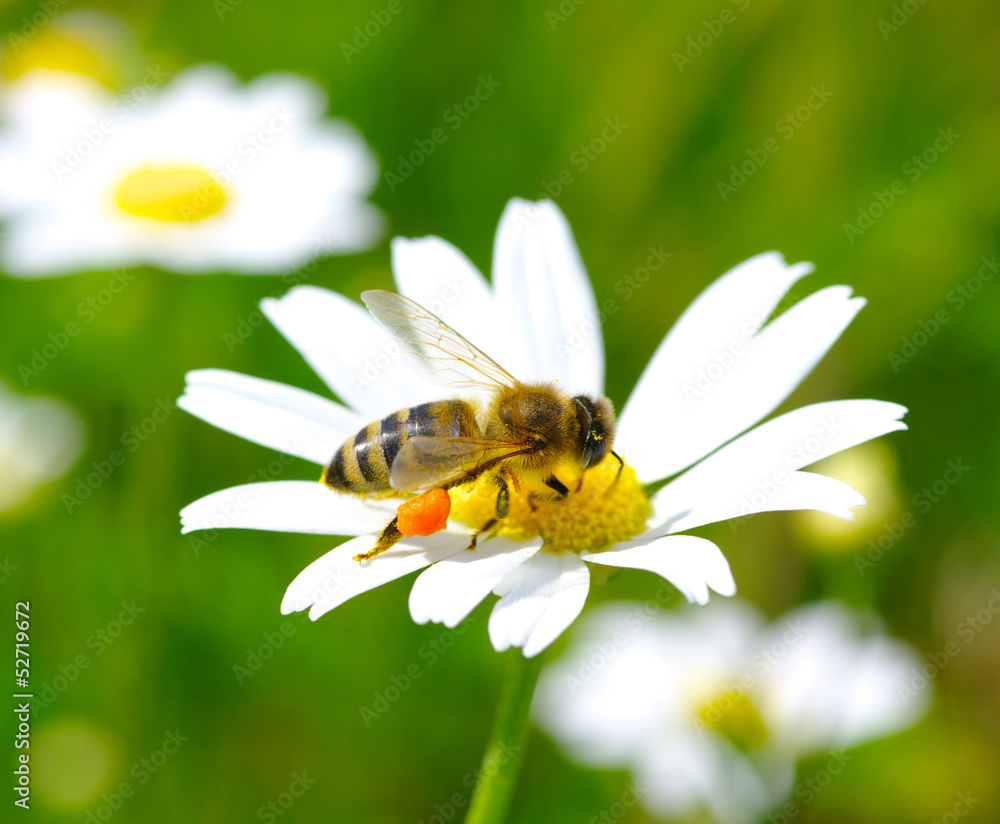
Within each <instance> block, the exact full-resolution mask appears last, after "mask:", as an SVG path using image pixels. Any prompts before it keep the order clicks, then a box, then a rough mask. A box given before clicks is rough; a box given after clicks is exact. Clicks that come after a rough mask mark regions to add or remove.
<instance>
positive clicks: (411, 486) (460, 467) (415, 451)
mask: <svg viewBox="0 0 1000 824" xmlns="http://www.w3.org/2000/svg"><path fill="white" fill-rule="evenodd" d="M529 449H530V447H529V446H527V445H526V444H524V443H522V442H518V441H501V440H496V439H493V438H430V437H425V436H423V435H418V436H416V437H413V438H410V439H409V440H408V441H407V442H406V443H404V444H403V446H402V448H401V449H400V450H399V453H398V454H397V455H396V458H395V460H393V462H392V469H391V471H390V473H389V484H390V485H391V486H392V488H393V489H398V490H399V491H400V492H419V491H422V490H425V489H433V488H434V487H438V486H453V485H454V484H460V483H462V482H463V481H466V480H472V479H473V478H474V477H475V476H476V475H478V474H479V473H480V472H482V471H483V470H484V469H487V468H488V467H490V466H491V465H492V464H494V463H496V462H497V461H500V460H503V459H505V458H511V457H513V456H515V455H520V454H522V453H524V452H527V451H528V450H529Z"/></svg>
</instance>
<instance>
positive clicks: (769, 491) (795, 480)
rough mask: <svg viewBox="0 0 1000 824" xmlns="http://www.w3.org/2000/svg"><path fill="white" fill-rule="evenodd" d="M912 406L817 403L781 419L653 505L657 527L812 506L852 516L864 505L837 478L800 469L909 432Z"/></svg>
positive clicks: (732, 446) (717, 456) (675, 484)
mask: <svg viewBox="0 0 1000 824" xmlns="http://www.w3.org/2000/svg"><path fill="white" fill-rule="evenodd" d="M904 414H906V409H905V407H902V406H900V405H899V404H895V403H887V402H885V401H871V400H847V401H830V402H827V403H817V404H813V405H811V406H804V407H802V408H801V409H796V410H794V411H793V412H788V413H787V414H785V415H781V416H779V417H777V418H775V419H774V420H772V421H768V422H767V423H765V424H762V425H761V426H758V427H757V428H756V429H754V430H752V431H750V432H748V433H746V434H745V435H743V436H741V437H739V438H737V439H736V440H735V441H733V442H732V443H729V444H727V445H726V446H724V447H723V448H722V449H720V450H719V451H718V452H716V453H714V454H712V455H710V456H709V457H708V458H706V459H705V460H703V461H702V462H701V463H699V464H698V465H697V466H695V467H693V468H691V469H689V470H688V471H687V472H685V473H684V474H683V475H681V476H680V477H679V478H677V479H676V480H674V481H671V482H670V483H668V484H667V485H666V486H665V487H663V489H661V490H660V491H659V492H657V493H656V494H655V495H654V496H653V498H652V501H651V502H652V505H653V509H654V511H655V512H656V517H655V518H654V519H653V520H652V522H653V523H654V524H665V525H669V531H670V532H681V531H683V530H686V529H692V528H693V527H696V526H700V525H702V524H708V523H713V522H715V521H718V520H725V519H727V518H733V517H737V516H739V515H746V514H750V513H753V512H769V511H772V510H781V509H793V508H800V507H807V508H810V509H819V510H821V511H824V512H830V513H831V514H833V515H839V516H840V517H843V516H844V513H845V511H846V509H847V508H848V507H850V506H857V505H859V504H860V503H862V502H863V499H861V497H860V496H859V495H857V493H854V491H853V490H852V489H851V488H850V487H848V486H847V485H846V484H842V483H840V482H839V481H833V480H832V479H823V480H820V478H821V477H822V476H819V475H812V476H810V477H807V476H806V473H803V475H802V476H798V475H797V473H796V470H798V469H801V468H802V467H805V466H809V465H810V464H812V463H814V462H816V461H818V460H821V459H822V458H825V457H827V456H828V455H833V454H834V453H836V452H840V451H842V450H844V449H848V448H849V447H852V446H855V445H857V444H859V443H863V442H864V441H867V440H871V439H872V438H877V437H879V436H880V435H885V434H886V433H887V432H894V431H896V430H897V429H906V424H904V423H902V422H901V421H900V420H899V419H900V418H901V417H902V416H903V415H904Z"/></svg>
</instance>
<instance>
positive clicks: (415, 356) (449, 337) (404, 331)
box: [361, 289, 517, 390]
mask: <svg viewBox="0 0 1000 824" xmlns="http://www.w3.org/2000/svg"><path fill="white" fill-rule="evenodd" d="M361 299H362V300H363V301H364V302H365V305H366V306H367V307H368V311H369V312H371V313H372V315H373V316H374V318H375V320H377V321H378V322H379V323H380V324H382V326H384V327H385V329H386V331H388V332H389V333H390V334H391V335H392V336H393V337H395V338H396V340H398V341H399V342H400V343H401V344H403V346H404V352H406V353H407V354H408V355H410V356H411V357H410V358H408V365H409V366H410V367H411V368H412V369H413V370H414V371H415V372H417V373H418V374H419V375H420V376H421V377H423V378H426V379H427V380H429V381H431V382H432V383H436V384H438V385H443V386H451V387H453V388H455V389H487V390H489V389H496V388H497V387H498V386H514V385H515V384H517V380H515V378H514V376H513V375H511V374H510V373H509V372H508V371H507V370H506V369H504V368H503V367H502V366H500V365H499V364H497V363H496V361H494V360H493V359H492V358H490V357H489V356H488V355H486V354H485V353H483V352H482V351H480V350H479V349H477V348H476V347H475V346H473V345H472V344H471V343H469V341H467V340H466V339H465V338H463V337H462V336H461V335H460V334H458V332H456V331H455V330H454V329H452V328H451V327H450V326H449V325H448V324H447V323H445V322H444V321H443V320H441V319H440V318H439V317H437V316H436V315H432V314H431V313H430V312H428V311H427V310H426V309H424V308H423V307H422V306H421V305H420V304H419V303H416V302H414V301H412V300H410V299H409V298H404V297H403V296H402V295H399V294H397V293H396V292H387V291H383V290H379V289H372V290H369V291H367V292H362V293H361Z"/></svg>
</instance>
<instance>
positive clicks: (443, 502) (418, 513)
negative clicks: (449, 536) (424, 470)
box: [396, 488, 451, 538]
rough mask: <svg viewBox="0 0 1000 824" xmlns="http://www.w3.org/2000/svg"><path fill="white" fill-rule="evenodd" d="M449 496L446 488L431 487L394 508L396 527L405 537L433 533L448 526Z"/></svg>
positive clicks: (449, 512)
mask: <svg viewBox="0 0 1000 824" xmlns="http://www.w3.org/2000/svg"><path fill="white" fill-rule="evenodd" d="M450 514H451V498H450V497H449V496H448V490H446V489H441V488H438V489H431V490H429V491H427V492H425V493H424V494H423V495H418V496H417V497H416V498H414V499H413V500H410V501H407V502H406V503H403V504H400V505H399V508H398V509H397V510H396V527H397V529H399V531H400V532H401V533H402V534H403V535H405V536H406V537H407V538H412V537H413V536H414V535H421V536H427V535H433V534H434V533H435V532H440V531H441V530H442V529H444V528H445V527H446V526H448V515H450Z"/></svg>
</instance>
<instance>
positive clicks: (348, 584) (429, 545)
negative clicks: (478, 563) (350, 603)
mask: <svg viewBox="0 0 1000 824" xmlns="http://www.w3.org/2000/svg"><path fill="white" fill-rule="evenodd" d="M375 538H376V536H375V535H362V536H361V537H359V538H352V539H351V540H350V541H347V543H343V544H341V545H340V546H338V547H337V548H336V549H332V550H330V551H329V552H328V553H326V555H324V556H322V557H321V558H318V559H317V560H315V561H313V562H312V563H311V564H309V566H307V567H306V568H305V569H304V570H302V572H300V573H299V574H298V575H297V576H296V577H295V580H294V581H292V583H291V584H289V586H288V590H287V591H286V592H285V597H284V598H283V599H282V601H281V613H282V615H288V614H289V613H290V612H299V611H301V610H303V609H306V608H310V609H309V618H310V619H311V620H313V621H315V620H316V619H317V618H319V617H320V616H321V615H324V614H326V613H327V612H329V611H330V610H331V609H333V608H334V607H338V606H340V605H341V604H342V603H344V601H347V600H348V599H349V598H353V597H354V596H355V595H360V594H361V593H362V592H367V591H368V590H370V589H375V587H378V586H382V584H387V583H388V582H389V581H395V580H396V579H397V578H402V577H403V576H404V575H408V574H409V573H411V572H416V571H417V570H418V569H423V568H424V567H425V566H430V565H431V564H433V563H436V562H437V561H440V560H442V559H444V558H448V557H449V556H451V555H455V554H456V553H459V552H464V551H465V548H466V547H467V546H468V544H469V537H468V535H467V534H463V533H462V532H461V531H460V530H452V529H448V530H447V531H446V532H439V533H438V534H437V535H431V536H430V537H429V538H404V539H403V540H402V541H400V542H399V543H398V544H396V546H394V547H393V548H392V549H390V550H387V551H386V552H383V553H382V554H381V555H379V556H377V557H375V558H373V559H372V560H371V561H365V562H364V563H358V562H357V561H355V560H354V556H355V555H358V554H359V553H362V552H366V551H368V550H369V549H371V548H372V547H373V546H374V545H375Z"/></svg>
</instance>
